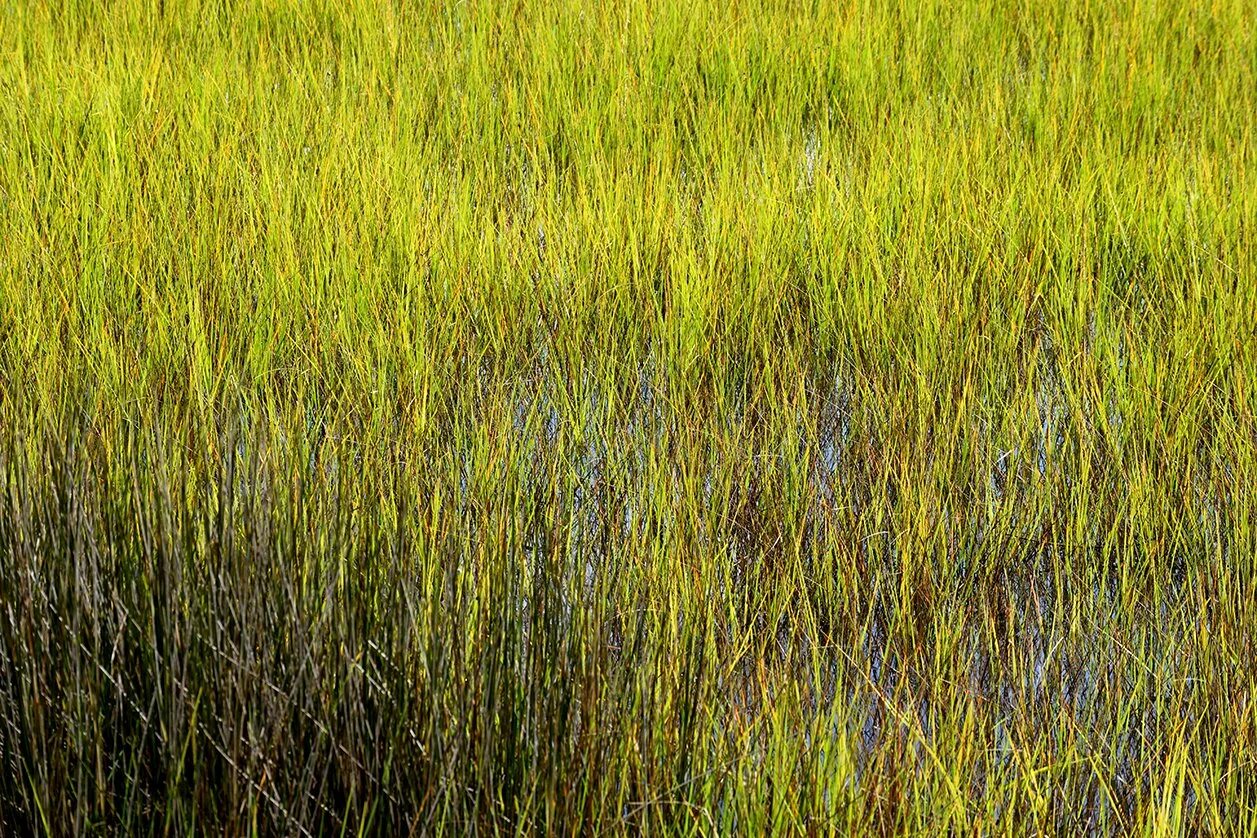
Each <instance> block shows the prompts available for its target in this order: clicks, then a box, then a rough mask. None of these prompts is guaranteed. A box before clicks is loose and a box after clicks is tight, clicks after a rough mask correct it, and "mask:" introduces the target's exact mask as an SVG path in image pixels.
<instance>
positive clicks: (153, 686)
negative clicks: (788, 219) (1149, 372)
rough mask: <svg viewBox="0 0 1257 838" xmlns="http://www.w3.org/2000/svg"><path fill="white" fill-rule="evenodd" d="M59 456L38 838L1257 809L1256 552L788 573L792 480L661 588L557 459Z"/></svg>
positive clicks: (1057, 535)
mask: <svg viewBox="0 0 1257 838" xmlns="http://www.w3.org/2000/svg"><path fill="white" fill-rule="evenodd" d="M43 438H44V439H48V440H55V441H53V442H47V443H44V444H43V445H42V447H36V446H35V445H34V443H31V442H25V443H22V442H18V441H17V440H16V439H15V438H14V437H13V436H9V437H8V438H7V439H6V442H5V446H4V450H5V452H6V453H5V458H4V466H3V467H4V494H3V499H4V506H3V514H0V550H2V551H3V558H4V561H3V562H2V563H0V602H3V603H4V608H5V613H4V619H3V624H2V628H0V642H2V645H0V652H2V654H3V666H2V667H0V717H2V718H3V719H4V724H3V736H2V737H0V759H3V762H4V771H3V772H0V776H2V779H0V801H3V809H2V811H3V822H4V824H5V825H6V829H7V830H13V831H19V832H25V831H28V830H37V831H50V832H53V833H62V832H75V833H84V832H91V831H93V830H96V829H102V830H106V831H110V832H113V831H122V832H127V833H137V832H139V833H147V832H169V831H178V832H182V831H187V830H194V831H214V832H217V831H227V832H233V833H238V832H246V831H255V830H260V831H263V832H275V833H284V834H292V833H302V834H304V833H310V834H322V833H326V832H332V831H335V832H340V831H342V830H346V829H348V830H354V831H359V830H365V831H368V832H398V831H413V830H419V831H427V830H441V829H455V828H456V829H459V830H466V829H472V828H484V829H489V830H491V831H498V830H509V831H514V830H521V829H525V830H530V831H531V830H532V829H546V830H548V831H553V830H560V831H568V830H571V829H574V828H576V826H577V825H578V824H584V825H585V826H586V827H589V828H598V829H614V828H621V829H634V830H637V829H647V830H654V829H664V830H666V831H674V830H680V831H696V832H707V831H709V830H711V829H720V830H722V831H725V830H739V831H740V830H743V829H757V830H758V829H773V830H776V831H815V830H821V831H825V830H829V829H835V828H836V829H846V830H860V831H864V830H871V831H875V832H902V831H911V830H913V829H915V828H918V827H919V826H920V825H921V824H923V823H925V822H930V823H943V822H951V823H953V824H959V823H973V824H984V825H985V828H989V829H998V830H1012V831H1023V830H1033V829H1040V828H1052V829H1067V830H1071V831H1081V832H1111V831H1115V830H1116V831H1121V830H1123V828H1125V829H1138V828H1140V825H1141V824H1142V825H1143V826H1144V827H1148V826H1149V825H1155V824H1156V821H1155V819H1154V817H1153V815H1154V813H1155V812H1156V811H1158V807H1161V806H1162V805H1163V804H1165V803H1166V802H1167V801H1171V802H1172V804H1173V805H1174V806H1177V807H1180V808H1181V810H1182V816H1183V818H1184V820H1183V821H1182V823H1181V825H1191V828H1193V829H1201V830H1205V831H1210V830H1212V829H1216V828H1218V826H1219V825H1220V824H1231V825H1232V826H1236V825H1238V824H1239V823H1241V822H1242V820H1243V819H1244V818H1245V817H1246V815H1244V814H1243V813H1246V812H1251V810H1252V806H1253V803H1254V794H1255V793H1257V790H1255V789H1254V788H1253V786H1252V780H1251V778H1252V776H1253V773H1252V768H1253V766H1252V757H1251V751H1250V750H1248V748H1247V747H1246V746H1245V745H1244V743H1245V742H1247V741H1248V737H1250V736H1251V735H1252V734H1251V732H1250V728H1249V720H1250V719H1251V712H1252V711H1251V708H1249V706H1248V700H1249V698H1248V697H1249V694H1250V693H1249V685H1251V684H1252V683H1253V678H1254V674H1255V673H1254V669H1253V665H1252V663H1251V661H1252V660H1253V659H1254V658H1253V655H1252V654H1250V652H1251V651H1252V644H1253V634H1252V630H1251V620H1250V619H1249V617H1248V613H1247V609H1246V607H1245V606H1244V605H1243V603H1246V602H1249V601H1251V599H1250V596H1251V593H1252V592H1251V581H1249V580H1251V579H1252V578H1253V577H1252V576H1251V575H1249V574H1246V573H1245V572H1242V568H1243V567H1245V566H1246V565H1245V564H1244V563H1245V562H1250V561H1251V559H1245V558H1242V557H1241V556H1243V555H1248V556H1251V555H1252V554H1251V553H1247V554H1244V553H1242V552H1241V550H1242V549H1243V548H1242V547H1241V546H1240V545H1238V544H1235V543H1233V542H1232V543H1226V544H1225V545H1224V546H1223V545H1222V544H1221V542H1218V543H1216V544H1215V546H1216V549H1218V550H1224V551H1225V552H1224V553H1222V554H1221V559H1222V560H1224V561H1225V563H1226V564H1227V565H1229V569H1227V570H1225V571H1220V570H1219V566H1220V565H1219V564H1218V563H1217V562H1218V557H1210V556H1204V555H1203V554H1200V553H1198V552H1193V551H1192V550H1190V549H1187V545H1188V543H1187V542H1184V543H1183V547H1184V551H1183V552H1181V553H1175V552H1174V551H1170V552H1168V553H1164V554H1157V555H1155V556H1152V555H1145V550H1144V548H1143V547H1142V546H1141V544H1140V542H1139V540H1138V539H1137V538H1135V537H1134V536H1133V535H1132V534H1131V533H1130V532H1129V530H1128V529H1126V528H1124V526H1123V524H1122V522H1121V521H1120V518H1119V517H1118V516H1117V515H1113V516H1112V517H1111V518H1109V519H1107V520H1102V521H1101V522H1099V524H1098V532H1100V533H1102V534H1103V537H1101V538H1100V539H1099V540H1098V541H1097V543H1096V544H1095V545H1094V546H1093V547H1091V548H1087V547H1085V546H1084V545H1081V544H1078V543H1076V542H1071V541H1070V540H1069V536H1068V535H1067V534H1066V533H1063V532H1060V531H1059V530H1058V528H1056V527H1055V526H1053V525H1052V524H1051V523H1050V520H1051V519H1048V521H1049V522H1048V523H1046V524H1045V525H1044V526H1043V528H1042V531H1041V532H1040V533H1039V534H1038V535H1037V537H1026V536H1025V535H1024V534H1018V535H1014V534H1008V535H1005V536H1003V537H1002V538H1001V539H1000V540H999V541H994V540H993V539H994V538H995V535H994V534H991V535H986V536H984V537H983V538H982V539H975V540H971V541H970V542H968V543H965V542H964V541H963V540H962V541H959V542H956V543H954V544H953V545H952V546H950V547H947V548H946V551H945V552H937V551H938V550H940V549H941V548H943V546H944V545H945V544H946V543H947V542H943V543H941V544H940V543H936V542H931V543H928V544H922V545H919V546H917V547H913V546H912V542H911V540H910V539H905V538H868V537H866V538H863V539H859V540H853V539H851V538H850V537H849V536H846V535H844V531H843V526H842V525H841V524H840V523H839V522H837V521H832V520H829V521H827V520H826V518H825V516H824V515H823V514H822V513H821V512H819V511H816V510H814V511H812V512H811V513H809V517H808V519H807V520H806V522H805V523H804V525H803V527H802V530H801V533H802V534H801V536H800V537H799V539H798V540H797V542H796V543H795V544H794V545H793V546H787V547H782V546H780V541H781V538H780V536H779V535H774V534H773V533H774V528H777V527H780V524H781V521H782V520H783V517H782V512H781V511H780V510H778V509H777V508H776V507H773V506H771V505H770V504H772V503H773V501H772V500H771V499H770V497H771V490H770V489H768V488H767V487H766V486H760V487H759V488H752V489H750V490H748V491H746V492H745V493H744V494H743V496H742V497H741V500H740V501H738V502H737V503H735V504H734V506H735V508H738V509H740V511H739V512H738V513H737V514H735V515H734V516H733V517H732V520H731V521H730V522H729V523H728V525H727V527H725V528H724V529H723V530H721V531H720V532H719V533H717V534H716V535H715V536H714V538H715V539H716V543H719V544H723V545H724V548H723V549H714V543H713V541H712V537H703V536H699V535H696V536H695V537H696V538H698V539H699V540H698V542H696V543H687V540H688V538H687V537H677V536H676V534H675V533H671V532H669V530H670V529H672V528H674V527H676V524H675V521H674V522H673V523H666V522H653V523H652V522H649V521H648V522H646V523H643V524H641V525H640V526H641V527H642V528H643V529H647V530H649V529H651V528H654V532H653V533H652V534H651V535H650V536H649V537H648V540H649V539H655V540H657V541H659V543H661V544H666V545H667V547H666V549H664V550H660V551H659V553H658V559H657V560H652V559H651V558H650V556H651V554H650V553H649V552H648V551H643V552H635V553H633V554H630V553H628V552H627V550H628V549H629V545H631V544H636V545H637V547H638V548H639V550H640V546H641V544H642V542H640V541H634V535H633V533H632V531H631V529H632V525H623V524H620V523H619V520H618V519H621V517H622V516H621V514H616V512H615V510H616V509H617V506H616V503H615V501H614V500H612V499H611V498H612V497H613V496H614V493H612V492H610V491H602V492H600V491H599V490H598V489H596V488H592V487H590V486H586V487H585V489H584V501H583V502H584V503H585V504H586V505H587V506H588V507H590V508H585V509H580V508H578V507H577V503H576V501H575V500H574V498H575V494H572V495H568V494H565V493H563V492H561V491H559V490H558V484H557V482H556V479H555V478H556V475H557V476H559V477H563V476H570V475H566V472H565V469H564V467H563V466H561V465H559V464H558V462H556V460H555V459H554V458H553V455H554V450H553V449H547V448H546V444H545V443H544V442H542V443H539V444H538V446H539V447H538V448H537V449H536V451H535V452H534V453H535V458H534V459H533V461H532V462H531V464H530V465H528V466H527V467H525V468H521V469H519V470H518V471H517V472H516V473H515V475H514V476H510V475H507V476H505V477H503V478H502V481H501V483H499V484H498V486H499V492H498V493H497V494H496V495H493V496H485V495H480V496H477V494H476V490H475V488H474V487H473V486H470V485H468V484H466V483H465V479H466V478H465V477H462V478H457V479H452V478H455V475H453V474H450V475H446V476H445V477H442V476H440V473H439V471H438V470H433V471H432V472H431V473H429V474H428V475H427V478H426V479H427V483H428V484H429V485H427V486H425V482H424V480H412V481H410V482H406V481H403V480H402V479H401V478H400V476H399V475H400V474H401V472H400V469H399V470H396V471H394V472H393V473H392V474H391V476H390V472H389V471H387V470H385V471H367V472H360V471H352V470H350V469H348V468H344V467H341V468H331V467H329V466H328V465H327V463H328V459H327V458H334V457H335V456H336V454H335V453H334V452H333V451H332V450H331V449H330V447H329V446H326V445H325V446H324V449H323V450H320V451H319V452H318V456H314V457H312V456H309V455H305V456H302V455H301V454H300V453H299V452H301V451H302V450H303V448H308V446H304V445H302V444H299V443H296V442H295V441H294V440H292V439H291V438H290V439H288V440H287V441H286V442H285V444H284V446H283V447H278V446H276V445H275V444H274V443H275V438H274V437H273V436H272V435H271V434H269V433H267V432H264V431H263V430H262V429H261V428H256V429H250V430H249V431H248V432H247V433H244V432H239V431H237V432H233V433H231V434H228V435H224V436H220V439H219V442H218V443H217V444H216V445H213V446H207V447H208V448H212V449H215V450H220V451H222V452H224V453H223V455H222V457H221V458H218V459H206V458H205V457H204V455H203V454H201V453H197V452H199V451H203V450H205V449H203V448H199V447H198V448H184V447H180V446H178V445H176V444H175V443H174V442H173V440H172V439H171V438H170V436H169V435H163V434H160V433H157V432H155V431H153V430H151V429H150V430H149V431H146V432H140V431H135V432H131V433H129V434H127V435H126V436H125V442H124V444H122V445H120V446H119V447H118V448H115V449H108V450H107V449H105V448H104V446H103V444H102V443H101V440H100V438H99V436H96V437H93V436H92V435H91V434H86V433H83V432H82V431H81V430H73V429H60V430H58V432H57V433H55V434H50V435H48V436H46V437H43ZM518 444H519V445H520V447H521V448H523V447H526V446H527V443H526V442H524V440H523V438H522V435H521V438H520V440H519V441H518ZM321 459H322V465H320V464H319V462H320V460H321ZM751 462H754V459H753V458H751V459H750V460H749V461H748V463H746V464H745V465H747V466H749V465H750V463H751ZM390 480H391V481H392V485H388V481H390ZM603 480H604V481H605V478H603ZM442 481H445V482H444V483H442ZM460 484H462V488H461V492H460V488H459V486H460ZM751 485H752V486H754V485H755V484H754V481H752V483H751ZM867 492H868V490H867V489H866V490H863V492H853V493H852V495H853V496H855V497H859V496H861V495H862V494H866V493H867ZM816 497H819V493H818V494H817V495H816ZM866 502H868V503H869V504H870V506H875V504H874V503H873V501H872V500H870V499H866ZM882 503H883V506H881V507H878V508H879V510H880V511H879V513H878V514H882V515H885V514H892V515H893V511H894V503H893V502H890V503H887V502H886V501H884V500H883V502H882ZM622 504H623V502H621V507H620V508H621V509H622ZM822 507H823V504H821V505H818V507H817V510H819V509H821V508H822ZM1112 508H1116V507H1112ZM660 511H661V510H655V514H659V512H660ZM832 514H833V513H832V511H831V512H830V515H831V516H832ZM1217 514H1222V513H1221V512H1219V513H1217ZM1219 526H1220V527H1221V529H1222V531H1226V532H1233V531H1236V530H1235V528H1232V527H1228V524H1227V522H1226V521H1225V520H1224V519H1223V520H1221V521H1219ZM686 555H692V556H694V558H693V560H692V561H691V562H687V561H684V560H681V561H677V560H676V559H675V558H674V557H677V556H680V557H684V556H686ZM1111 555H1119V556H1123V557H1124V560H1123V561H1120V562H1119V561H1112V562H1110V561H1105V560H1104V557H1106V556H1111ZM652 561H657V562H658V566H657V567H652V566H651V562H652ZM691 574H692V575H691ZM682 577H686V578H682ZM1176 772H1177V773H1176ZM1173 783H1177V785H1168V784H1173ZM949 819H950V820H949Z"/></svg>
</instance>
